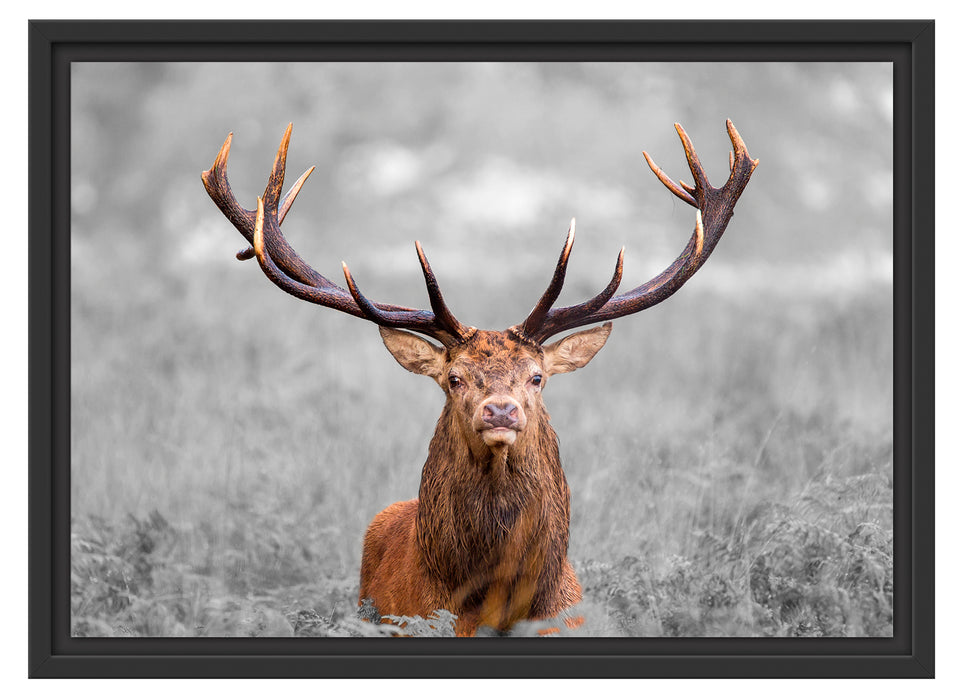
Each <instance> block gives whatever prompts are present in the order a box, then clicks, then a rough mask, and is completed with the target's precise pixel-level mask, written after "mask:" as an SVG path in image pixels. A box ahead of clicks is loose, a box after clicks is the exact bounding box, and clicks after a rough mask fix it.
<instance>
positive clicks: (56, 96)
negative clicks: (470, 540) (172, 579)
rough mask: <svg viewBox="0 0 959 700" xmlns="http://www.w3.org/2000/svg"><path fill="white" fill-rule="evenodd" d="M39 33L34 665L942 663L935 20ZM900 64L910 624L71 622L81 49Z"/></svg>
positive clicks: (898, 197) (897, 111)
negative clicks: (112, 632)
mask: <svg viewBox="0 0 959 700" xmlns="http://www.w3.org/2000/svg"><path fill="white" fill-rule="evenodd" d="M28 32H29V66H30V75H29V123H30V132H29V154H30V158H29V186H30V191H29V200H28V207H29V217H30V219H29V280H30V281H29V357H30V366H29V386H30V404H29V589H30V598H29V675H30V676H31V677H157V676H172V677H270V676H273V677H279V676H285V677H347V676H356V677H358V676H364V677H407V676H410V677H457V676H460V677H462V676H472V677H479V676H485V677H541V676H554V677H932V676H933V675H934V646H933V645H934V575H933V574H934V497H933V495H934V494H933V488H934V343H933V340H934V312H935V307H934V282H935V278H934V129H933V126H934V78H935V73H934V68H935V66H934V41H935V39H934V37H935V27H934V23H933V22H932V21H795V22H793V21H788V22H783V21H755V22H747V21H723V22H719V21H709V22H706V21H703V22H698V21H697V22H679V21H656V22H634V21H588V22H581V21H543V22H540V21H509V22H498V21H476V22H447V21H433V22H419V21H415V22H405V21H404V22H397V21H389V22H387V21H383V22H381V21H371V22H359V21H335V22H332V21H331V22H327V21H318V22H285V21H284V22H242V21H241V22H220V21H217V22H201V21H190V22H179V21H163V22H127V21H117V22H108V21H89V22H81V21H35V22H30V23H29V26H28ZM211 59H215V60H218V61H239V60H242V61H254V60H255V61H276V60H287V61H297V60H324V59H336V60H358V61H363V60H378V61H389V60H399V59H403V60H414V61H429V60H437V59H442V60H464V61H469V60H478V59H483V60H510V61H524V60H538V61H549V60H601V61H625V60H630V61H643V60H658V61H670V60H683V61H713V60H723V61H810V60H815V61H885V62H890V63H892V64H893V66H894V68H893V76H894V124H895V125H894V168H895V180H894V197H895V206H894V227H895V243H894V246H895V262H894V265H895V270H894V274H895V277H894V280H895V281H894V304H895V309H894V329H895V340H894V351H895V376H894V387H895V394H894V396H895V414H894V415H895V417H894V425H895V446H894V493H895V496H894V498H895V504H894V505H895V534H894V551H895V591H896V605H895V613H894V627H895V636H893V637H892V638H888V639H744V638H737V639H578V638H565V639H557V640H552V642H551V645H550V647H549V650H548V651H544V647H543V646H542V644H541V643H540V642H541V640H537V639H509V640H501V639H472V640H440V639H410V640H404V641H403V642H402V643H401V644H397V643H396V641H395V640H389V639H130V638H112V639H79V638H71V637H70V635H69V629H70V628H69V616H70V609H69V599H70V591H69V586H70V583H69V582H70V570H69V566H70V564H69V552H70V549H69V541H70V518H69V512H70V507H69V494H70V489H69V479H70V395H69V394H70V379H69V378H70V314H69V310H70V252H69V251H70V246H69V241H70V216H69V207H70V168H69V158H70V154H69V140H70V109H69V105H70V64H71V63H72V62H74V61H128V60H138V61H193V60H211Z"/></svg>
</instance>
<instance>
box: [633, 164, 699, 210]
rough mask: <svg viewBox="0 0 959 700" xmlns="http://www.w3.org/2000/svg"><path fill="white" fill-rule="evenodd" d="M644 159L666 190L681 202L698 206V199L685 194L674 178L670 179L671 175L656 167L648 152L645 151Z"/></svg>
mask: <svg viewBox="0 0 959 700" xmlns="http://www.w3.org/2000/svg"><path fill="white" fill-rule="evenodd" d="M643 158H645V159H646V164H647V165H648V166H649V169H650V170H652V171H653V173H654V174H655V175H656V177H658V178H659V181H660V182H661V183H663V184H664V185H666V189H668V190H669V191H670V192H672V193H673V194H674V195H676V196H677V197H679V198H680V199H681V200H683V201H684V202H686V203H687V204H691V205H692V206H694V207H695V206H696V199H695V198H694V197H693V196H692V195H691V194H689V193H688V192H684V191H683V188H682V187H680V186H679V185H677V184H676V183H675V182H673V180H672V178H671V177H669V175H667V174H666V173H664V172H663V169H662V168H660V167H659V166H658V165H656V163H655V162H653V159H652V157H651V156H650V155H649V154H648V153H647V152H646V151H643Z"/></svg>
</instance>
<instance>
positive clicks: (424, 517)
mask: <svg viewBox="0 0 959 700" xmlns="http://www.w3.org/2000/svg"><path fill="white" fill-rule="evenodd" d="M381 332H382V333H383V335H384V340H385V341H386V344H387V347H388V349H390V351H391V352H393V354H394V356H395V357H396V359H397V360H398V361H399V362H400V364H402V365H403V366H404V367H406V368H407V369H409V370H410V371H414V372H417V373H420V374H426V375H429V376H432V377H433V378H434V379H435V380H436V381H437V382H438V383H439V384H440V386H441V387H443V389H444V391H445V392H446V395H447V400H446V404H445V406H444V407H443V412H442V414H441V415H440V418H439V421H438V422H437V425H436V432H435V434H434V435H433V439H432V441H431V442H430V448H429V455H428V457H427V459H426V464H425V465H424V467H423V476H422V481H421V483H420V492H419V498H418V499H415V500H412V501H404V502H402V503H394V504H393V505H391V506H390V507H388V508H386V509H385V510H383V511H382V512H381V513H379V514H378V515H377V516H376V517H375V518H374V519H373V522H372V523H371V524H370V526H369V529H368V530H367V533H366V538H365V542H364V547H363V562H362V566H361V570H360V600H364V599H372V601H373V604H374V605H375V606H376V607H377V609H378V610H379V612H380V614H381V615H384V616H389V615H397V616H399V615H405V616H412V615H420V616H423V617H426V616H427V615H429V613H430V612H432V611H433V610H436V609H446V610H449V611H450V612H452V613H454V614H455V615H457V617H458V621H457V628H456V632H457V634H458V635H462V636H468V635H473V634H475V632H476V630H477V628H478V627H480V626H488V627H492V628H494V629H498V630H507V629H509V628H510V627H511V626H512V625H513V624H515V623H516V622H517V621H519V620H521V619H543V618H550V617H555V616H556V615H558V614H560V613H561V612H562V611H563V610H565V609H566V608H568V607H570V606H571V605H574V604H575V603H577V602H579V601H580V599H581V597H582V592H581V589H580V585H579V583H578V581H577V580H576V575H575V573H574V572H573V568H572V566H570V564H569V562H568V561H567V559H566V550H567V546H568V543H569V488H568V486H567V483H566V477H565V475H564V474H563V469H562V466H561V465H560V459H559V442H558V440H557V437H556V433H555V432H554V431H553V428H552V427H551V426H550V424H549V414H548V413H547V411H546V408H545V406H544V405H543V402H542V398H541V394H540V391H541V389H542V386H543V385H545V383H546V379H547V376H548V374H547V368H549V367H552V371H553V372H567V371H572V370H573V369H576V368H577V367H582V366H583V365H584V364H586V362H588V361H589V359H590V358H591V357H592V356H593V355H594V354H595V353H596V352H597V351H598V350H599V348H600V347H602V344H603V343H604V342H605V340H606V337H607V336H608V334H609V325H608V324H607V325H606V326H604V327H601V328H595V329H591V330H589V331H581V332H580V333H577V334H574V335H573V336H570V338H567V339H564V340H563V341H559V343H554V344H553V345H551V346H549V347H547V348H545V349H544V348H542V347H540V346H539V345H537V344H535V343H530V342H528V341H523V340H521V339H519V338H518V337H517V336H515V335H514V334H512V333H510V332H508V331H507V332H502V333H500V332H494V331H477V332H476V333H475V334H474V335H472V336H471V337H470V338H469V340H468V341H467V342H465V343H463V344H461V345H458V346H454V347H452V348H450V349H449V350H443V349H440V348H438V347H436V346H433V345H431V344H429V343H427V342H426V341H424V340H422V339H421V338H418V337H416V336H413V335H411V334H409V333H404V332H402V331H389V330H382V331H381ZM571 356H572V359H571ZM451 373H453V374H455V375H456V376H457V377H459V378H460V380H461V382H460V386H459V387H456V388H451V387H450V381H449V375H450V374H451ZM537 374H538V375H540V376H542V383H541V384H540V385H539V386H536V385H534V384H533V382H532V380H531V377H533V376H535V375H537ZM491 397H492V398H491ZM503 397H505V398H503ZM500 399H502V400H506V399H508V400H510V401H512V402H513V403H514V404H515V405H516V406H517V407H518V409H519V411H518V412H519V414H520V415H521V416H523V417H524V418H525V424H524V425H523V427H522V429H521V430H518V431H517V435H516V438H515V441H514V442H513V443H512V444H499V443H494V444H492V445H488V444H487V443H486V442H485V441H484V439H483V437H482V435H481V432H478V431H477V429H476V427H477V425H478V423H479V422H481V421H479V419H477V418H476V416H477V415H478V413H479V412H481V411H482V406H483V404H484V402H488V401H490V400H500Z"/></svg>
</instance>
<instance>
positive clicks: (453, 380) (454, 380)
mask: <svg viewBox="0 0 959 700" xmlns="http://www.w3.org/2000/svg"><path fill="white" fill-rule="evenodd" d="M449 381H450V389H458V388H460V387H461V386H463V380H462V379H460V378H459V377H457V376H456V375H455V374H451V375H450V378H449Z"/></svg>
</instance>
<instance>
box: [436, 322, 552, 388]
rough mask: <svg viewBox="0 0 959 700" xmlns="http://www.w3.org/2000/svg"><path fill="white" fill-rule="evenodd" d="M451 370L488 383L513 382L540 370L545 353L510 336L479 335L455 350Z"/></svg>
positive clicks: (451, 352)
mask: <svg viewBox="0 0 959 700" xmlns="http://www.w3.org/2000/svg"><path fill="white" fill-rule="evenodd" d="M449 356H450V359H449V366H450V369H453V370H455V369H459V370H463V371H467V372H469V373H470V374H473V375H478V376H481V377H483V378H485V379H486V380H490V381H493V380H500V381H506V382H512V381H513V380H515V379H517V378H523V379H524V380H525V378H526V377H525V375H526V374H528V373H529V372H531V371H536V370H539V369H540V368H541V367H542V363H543V351H542V349H540V348H539V347H537V346H533V345H529V344H526V343H523V342H520V341H519V340H516V339H514V338H512V337H511V336H510V335H508V334H507V333H506V332H500V331H477V332H476V333H475V334H474V335H473V337H472V338H470V339H469V341H467V342H466V343H463V344H462V345H459V346H456V347H455V348H452V349H451V350H450V353H449Z"/></svg>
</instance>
